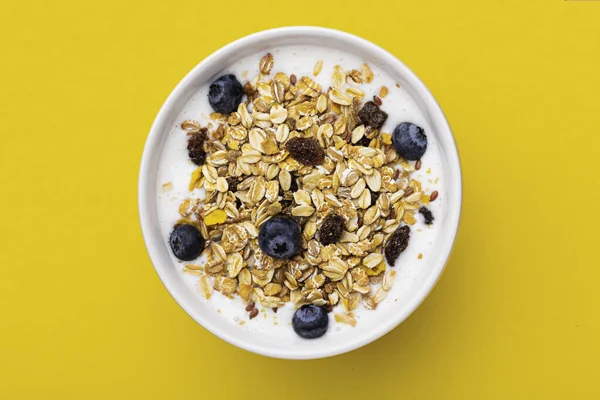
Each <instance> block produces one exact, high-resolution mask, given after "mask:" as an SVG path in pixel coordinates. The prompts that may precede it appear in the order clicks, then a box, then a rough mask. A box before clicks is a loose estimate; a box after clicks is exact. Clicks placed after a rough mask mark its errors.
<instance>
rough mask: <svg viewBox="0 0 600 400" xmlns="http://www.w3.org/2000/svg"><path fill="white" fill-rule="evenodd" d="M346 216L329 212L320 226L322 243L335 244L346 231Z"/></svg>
mask: <svg viewBox="0 0 600 400" xmlns="http://www.w3.org/2000/svg"><path fill="white" fill-rule="evenodd" d="M344 225H345V221H344V218H342V217H340V216H339V215H337V214H329V215H328V216H327V217H326V218H325V220H324V221H323V223H322V224H321V226H320V227H319V241H320V242H321V244H322V245H325V246H327V245H329V244H334V243H335V242H337V241H338V240H339V239H340V237H341V236H342V233H343V232H344Z"/></svg>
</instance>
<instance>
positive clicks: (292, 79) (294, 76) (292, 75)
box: [290, 74, 298, 85]
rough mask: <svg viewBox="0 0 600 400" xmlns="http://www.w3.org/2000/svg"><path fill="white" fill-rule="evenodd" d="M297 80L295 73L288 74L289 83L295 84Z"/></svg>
mask: <svg viewBox="0 0 600 400" xmlns="http://www.w3.org/2000/svg"><path fill="white" fill-rule="evenodd" d="M297 80H298V79H297V78H296V75H294V74H291V75H290V83H291V84H292V85H295V84H296V82H297Z"/></svg>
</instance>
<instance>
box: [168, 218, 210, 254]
mask: <svg viewBox="0 0 600 400" xmlns="http://www.w3.org/2000/svg"><path fill="white" fill-rule="evenodd" d="M169 244H170V245H171V250H173V254H175V257H177V258H179V259H180V260H183V261H192V260H194V259H196V258H198V256H199V255H200V253H202V250H204V239H203V238H202V235H200V232H199V231H198V229H196V227H194V226H193V225H189V224H183V225H179V226H178V227H176V228H175V229H173V232H171V237H170V238H169Z"/></svg>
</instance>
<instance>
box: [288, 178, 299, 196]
mask: <svg viewBox="0 0 600 400" xmlns="http://www.w3.org/2000/svg"><path fill="white" fill-rule="evenodd" d="M297 191H298V181H297V180H296V178H295V177H294V175H292V183H291V184H290V192H292V193H296V192H297Z"/></svg>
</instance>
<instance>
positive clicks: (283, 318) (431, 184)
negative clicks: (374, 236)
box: [156, 46, 444, 336]
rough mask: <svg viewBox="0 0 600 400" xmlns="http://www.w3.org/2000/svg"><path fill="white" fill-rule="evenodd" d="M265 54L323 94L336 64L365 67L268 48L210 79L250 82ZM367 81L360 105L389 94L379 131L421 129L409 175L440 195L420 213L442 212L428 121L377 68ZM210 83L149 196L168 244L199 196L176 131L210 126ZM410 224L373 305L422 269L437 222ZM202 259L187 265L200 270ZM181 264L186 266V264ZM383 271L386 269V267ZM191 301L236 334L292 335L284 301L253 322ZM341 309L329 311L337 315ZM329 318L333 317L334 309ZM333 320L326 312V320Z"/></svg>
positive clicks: (168, 149)
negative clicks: (388, 285) (407, 125)
mask: <svg viewBox="0 0 600 400" xmlns="http://www.w3.org/2000/svg"><path fill="white" fill-rule="evenodd" d="M266 52H270V53H271V54H272V55H273V57H274V61H275V62H274V67H273V70H272V72H271V77H272V76H274V74H275V73H276V72H283V73H285V74H287V75H288V76H290V75H291V74H294V75H296V76H297V77H298V78H300V77H302V76H308V77H310V78H311V79H313V80H314V81H315V82H317V83H318V84H320V85H321V86H322V87H323V88H324V89H326V88H328V87H330V86H333V82H332V72H333V68H334V66H335V65H340V66H341V67H342V68H343V69H344V70H346V71H349V70H351V69H360V66H361V64H363V63H365V62H366V63H369V61H370V60H363V59H360V58H359V57H357V56H355V55H353V54H350V53H346V52H342V51H340V50H338V49H332V48H327V47H314V46H312V47H307V46H302V47H297V46H289V47H279V48H273V49H267V50H265V51H261V52H260V53H256V54H254V55H252V56H249V57H246V58H244V59H242V60H240V61H239V62H237V63H236V64H234V65H231V66H229V67H227V68H225V69H224V70H222V71H221V73H219V74H218V75H217V76H221V75H224V74H234V75H235V76H236V77H238V79H239V80H240V82H242V83H244V82H245V81H247V80H251V79H252V78H254V77H255V76H256V75H257V74H258V73H259V60H260V59H261V57H262V56H263V55H264V54H265V53H266ZM318 61H322V64H323V68H322V72H321V73H319V74H318V76H316V77H315V76H313V69H314V67H315V65H316V63H317V62H318ZM369 65H370V67H371V69H372V71H373V73H374V77H373V80H372V82H370V83H364V84H360V85H355V86H356V87H358V88H360V89H361V90H362V91H363V92H364V93H365V97H364V98H365V100H364V101H366V100H368V99H371V98H373V96H379V94H380V90H381V88H382V87H384V86H385V87H386V88H387V89H388V91H389V93H388V94H387V96H386V97H385V98H384V99H383V101H382V105H381V109H382V110H383V111H385V112H386V113H387V114H388V119H387V121H386V123H385V125H384V126H383V127H382V128H381V130H380V131H381V132H386V133H392V132H393V130H394V127H395V126H396V125H397V124H399V123H401V122H412V123H414V124H417V125H419V126H421V127H422V128H423V129H424V130H425V133H426V134H427V140H428V147H427V151H426V153H425V155H424V156H423V157H422V158H421V168H420V170H418V171H415V172H413V173H412V176H411V178H412V179H416V180H418V181H420V182H421V184H422V188H423V191H424V192H425V193H431V192H433V191H438V192H439V193H440V194H442V195H440V197H439V198H438V199H437V200H435V201H434V202H431V203H430V204H429V205H428V206H427V207H428V208H429V209H430V210H431V211H432V213H433V215H434V216H437V215H441V213H442V212H443V211H444V210H443V209H444V196H443V193H444V171H443V170H442V168H441V166H442V160H441V154H440V151H439V148H438V144H437V142H436V137H435V132H432V130H431V128H430V126H429V124H428V121H427V119H426V118H425V116H424V115H423V113H422V112H421V110H420V109H419V107H418V105H417V104H416V102H415V100H414V99H413V98H411V96H410V94H409V93H408V92H407V91H406V90H404V89H403V88H402V87H400V86H399V85H397V84H396V82H395V81H394V80H393V79H392V78H391V77H390V75H388V74H387V73H386V72H385V71H384V70H382V69H380V68H378V67H377V66H376V65H373V64H372V63H369ZM210 83H211V82H207V83H206V84H205V85H204V86H202V87H200V88H199V89H198V91H197V92H196V93H195V94H194V95H193V96H192V97H191V99H190V100H189V102H188V103H187V105H186V106H185V107H184V108H183V110H182V111H181V113H180V114H179V115H178V117H177V118H176V121H177V123H176V124H175V125H174V126H173V127H172V129H171V131H170V132H169V133H168V138H167V140H166V143H165V146H164V149H163V152H162V156H161V160H160V165H159V171H158V185H157V188H158V190H157V193H156V196H157V198H158V219H159V223H160V229H161V232H162V235H163V238H164V241H165V243H167V242H168V239H169V235H170V233H171V232H172V230H173V226H174V224H175V223H176V222H177V221H178V220H179V219H180V218H181V216H180V215H179V205H180V204H181V203H182V202H183V201H184V200H185V199H187V198H190V197H193V198H203V197H204V196H205V193H204V191H203V190H201V189H200V190H199V189H196V190H194V192H193V193H190V191H189V189H188V185H189V182H190V176H191V174H192V172H193V171H194V170H195V169H196V168H197V166H196V165H194V164H193V163H192V162H191V161H190V160H189V158H188V154H187V140H188V137H187V136H186V133H185V132H184V131H183V130H182V129H181V125H180V124H181V122H183V121H184V120H190V119H191V120H195V121H198V122H199V123H200V124H201V125H202V126H207V125H208V124H211V123H212V124H213V125H214V121H212V120H211V119H210V117H209V115H210V114H211V113H212V112H213V110H212V108H211V107H210V105H209V102H208V91H209V86H210ZM415 217H416V219H417V222H416V223H415V224H414V225H413V226H412V227H411V237H410V241H409V245H408V248H407V249H406V250H405V251H404V252H403V253H402V254H401V255H400V257H399V258H398V260H397V261H396V266H395V268H394V269H395V270H396V271H397V275H396V280H395V284H394V287H393V288H392V290H391V291H390V293H389V295H388V296H387V297H386V299H385V300H384V301H383V302H382V303H380V304H379V305H378V307H393V304H394V302H395V301H397V295H395V294H397V293H400V292H401V291H402V290H403V288H407V287H409V286H410V285H411V283H412V282H413V281H414V280H415V277H416V276H418V274H420V270H421V268H420V267H421V266H422V265H424V264H425V263H427V261H428V254H429V253H430V251H431V249H432V247H433V246H435V243H436V239H437V236H438V232H439V227H440V225H441V224H436V222H434V223H433V224H432V225H425V224H424V220H423V217H422V216H421V215H420V214H418V213H417V214H415ZM171 256H172V259H173V268H176V269H178V270H181V271H182V272H181V276H182V279H185V281H186V282H187V283H188V284H189V285H190V286H193V287H195V286H196V285H197V282H198V277H197V276H193V275H189V274H187V273H184V272H183V265H184V263H182V262H181V261H179V260H177V259H176V258H175V257H174V256H173V255H171ZM203 262H204V259H203V256H201V257H200V258H199V259H198V260H196V261H193V262H190V263H189V264H202V263H203ZM185 264H188V263H185ZM387 268H388V270H389V268H390V267H389V265H388V266H387ZM197 293H198V301H199V302H208V303H209V304H211V305H212V306H213V307H214V308H215V310H216V311H217V312H218V313H220V314H221V315H222V317H223V318H224V319H226V320H228V321H230V322H231V323H232V324H235V325H237V326H239V328H240V329H250V330H255V331H260V332H263V333H265V334H273V335H277V336H279V335H294V332H293V330H292V329H291V326H290V325H291V321H292V315H293V313H294V311H295V306H294V304H292V303H287V304H286V305H285V306H284V307H281V308H279V309H278V311H277V313H275V312H273V311H272V310H271V309H264V308H263V307H261V306H260V304H257V308H258V310H259V311H260V313H259V315H258V316H257V317H256V318H254V319H251V320H250V319H249V315H248V313H247V312H246V311H245V304H244V303H243V302H242V300H241V298H240V297H239V296H237V297H235V298H234V299H230V298H227V297H225V296H223V295H222V294H220V293H218V292H216V291H215V292H214V293H213V294H212V296H211V297H210V299H209V300H207V299H205V298H204V297H203V296H202V295H201V293H200V292H199V291H197ZM339 308H341V307H340V306H338V307H336V310H337V309H339ZM334 312H335V311H334ZM376 313H377V310H367V309H365V308H364V307H363V306H362V304H361V305H360V306H359V308H358V309H357V310H355V311H354V314H355V315H356V319H357V321H358V323H359V324H365V323H366V324H368V323H370V322H372V321H374V314H376ZM330 315H332V314H330ZM346 329H352V327H351V326H350V325H346V324H342V323H335V322H334V321H333V318H330V328H329V331H328V334H335V333H336V332H340V331H342V330H346Z"/></svg>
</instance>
